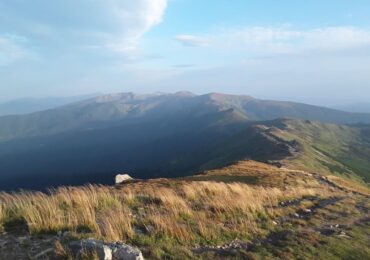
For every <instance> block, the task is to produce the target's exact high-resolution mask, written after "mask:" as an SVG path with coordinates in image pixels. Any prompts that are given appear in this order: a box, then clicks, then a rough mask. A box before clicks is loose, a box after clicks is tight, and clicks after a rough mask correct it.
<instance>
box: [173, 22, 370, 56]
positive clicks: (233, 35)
mask: <svg viewBox="0 0 370 260" xmlns="http://www.w3.org/2000/svg"><path fill="white" fill-rule="evenodd" d="M175 39H176V40H178V41H180V42H182V43H184V44H185V45H189V46H196V47H199V46H203V47H204V46H205V45H207V46H208V47H209V48H213V49H215V50H219V51H234V52H237V51H239V52H240V51H242V52H247V53H255V54H258V55H271V54H291V53H298V52H302V51H314V50H322V51H338V50H344V49H351V48H359V47H365V46H370V30H366V29H361V28H356V27H323V28H314V29H309V30H296V29H293V28H290V27H287V26H283V27H248V28H239V29H228V30H222V31H218V32H215V33H210V34H207V35H179V36H176V37H175ZM205 43H206V44H205Z"/></svg>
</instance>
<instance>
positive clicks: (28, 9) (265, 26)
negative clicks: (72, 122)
mask: <svg viewBox="0 0 370 260" xmlns="http://www.w3.org/2000/svg"><path fill="white" fill-rule="evenodd" d="M369 13H370V1H367V0H366V1H365V0H356V1H350V0H325V1H322V0H321V1H319V0H310V1H297V0H294V1H293V0H280V1H275V0H261V1H249V0H232V1H230V0H135V1H132V0H78V1H76V0H63V1H62V0H55V1H49V0H33V1H29V0H0V91H1V96H0V101H1V100H8V99H14V98H19V97H29V96H34V97H42V96H70V95H79V94H86V93H96V92H99V93H109V92H122V91H125V92H126V91H133V92H139V93H147V92H156V91H164V92H175V91H179V90H189V91H193V92H195V93H199V94H201V93H207V92H225V93H235V94H248V95H253V96H256V97H259V98H269V99H285V100H296V101H303V102H309V103H316V104H328V105H332V104H338V103H341V102H342V103H348V102H361V101H368V100H369V99H370V84H369V83H370V18H369V16H368V14H369Z"/></svg>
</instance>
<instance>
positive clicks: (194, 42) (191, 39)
mask: <svg viewBox="0 0 370 260" xmlns="http://www.w3.org/2000/svg"><path fill="white" fill-rule="evenodd" d="M174 39H175V40H176V41H179V42H181V43H182V44H183V45H184V46H189V47H205V46H207V45H208V40H207V38H205V37H199V36H194V35H189V34H182V35H177V36H176V37H175V38H174Z"/></svg>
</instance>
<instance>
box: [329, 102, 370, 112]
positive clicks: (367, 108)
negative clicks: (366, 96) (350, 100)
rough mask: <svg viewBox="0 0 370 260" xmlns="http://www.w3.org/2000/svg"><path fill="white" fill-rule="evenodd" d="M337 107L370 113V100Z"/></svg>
mask: <svg viewBox="0 0 370 260" xmlns="http://www.w3.org/2000/svg"><path fill="white" fill-rule="evenodd" d="M335 109H339V110H343V111H349V112H354V113H370V102H368V103H354V104H348V105H342V106H337V107H335Z"/></svg>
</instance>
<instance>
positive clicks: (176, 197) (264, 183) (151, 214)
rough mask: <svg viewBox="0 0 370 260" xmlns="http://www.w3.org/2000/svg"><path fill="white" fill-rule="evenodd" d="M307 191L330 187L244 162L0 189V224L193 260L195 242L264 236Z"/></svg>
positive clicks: (307, 177)
mask: <svg viewBox="0 0 370 260" xmlns="http://www.w3.org/2000/svg"><path fill="white" fill-rule="evenodd" d="M251 177H253V178H251ZM233 178H235V181H232V180H233ZM252 179H253V180H252ZM223 180H226V181H223ZM250 180H252V181H253V182H252V183H251V184H248V181H250ZM307 196H309V197H311V196H316V197H329V196H333V191H331V190H330V189H327V188H324V187H323V186H322V185H321V184H320V183H319V182H318V181H317V180H316V179H315V178H313V177H312V176H311V175H309V174H306V173H304V172H300V171H292V170H287V169H278V168H276V167H271V166H268V165H265V164H261V163H256V162H251V161H245V162H240V163H238V164H235V165H232V166H229V167H225V168H223V169H219V170H216V171H210V172H207V173H205V174H203V175H200V176H194V177H190V178H184V179H177V180H168V179H159V180H150V181H145V182H135V183H129V184H125V185H122V186H116V187H106V186H96V185H89V186H84V187H62V188H58V189H55V190H51V191H49V192H48V193H41V192H20V193H14V194H8V193H0V226H3V227H6V226H7V225H8V224H9V223H14V222H17V221H22V222H23V223H27V226H28V230H29V232H30V233H32V234H38V233H45V232H46V233H56V232H57V231H70V234H71V235H72V236H75V237H76V238H80V237H86V236H88V237H95V238H97V239H101V240H105V241H123V242H127V243H129V244H133V245H136V246H139V247H140V248H141V249H144V253H145V252H146V255H148V256H150V257H151V258H156V259H161V258H163V257H165V256H166V255H167V254H168V255H177V254H178V253H179V252H182V251H183V252H182V253H181V255H187V256H189V257H191V253H189V248H193V247H194V246H196V245H220V244H224V243H228V242H230V241H232V240H234V239H236V238H239V239H243V240H246V241H248V240H252V239H254V238H255V237H256V236H260V235H261V236H264V235H266V234H267V233H269V232H270V231H271V229H273V228H274V224H273V220H275V219H276V218H278V217H279V216H281V215H284V214H289V213H291V212H288V211H287V209H284V208H281V207H278V205H279V202H281V201H286V200H290V199H301V198H304V197H307ZM145 250H146V251H145Z"/></svg>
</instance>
